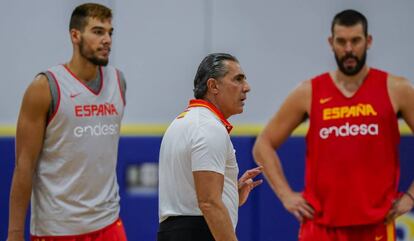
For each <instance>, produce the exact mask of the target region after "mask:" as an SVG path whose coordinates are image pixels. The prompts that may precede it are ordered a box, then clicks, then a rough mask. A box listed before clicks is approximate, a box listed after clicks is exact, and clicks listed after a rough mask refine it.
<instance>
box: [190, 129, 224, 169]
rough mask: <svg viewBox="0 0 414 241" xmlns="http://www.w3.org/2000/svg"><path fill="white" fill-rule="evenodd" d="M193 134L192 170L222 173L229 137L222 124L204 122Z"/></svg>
mask: <svg viewBox="0 0 414 241" xmlns="http://www.w3.org/2000/svg"><path fill="white" fill-rule="evenodd" d="M195 131H196V133H194V135H193V140H192V142H193V143H192V148H191V169H192V171H193V172H194V171H213V172H217V173H220V174H222V175H224V171H225V169H226V158H227V150H228V144H229V140H230V137H229V135H228V133H227V131H226V130H225V128H223V127H222V126H219V125H217V124H216V123H206V124H204V125H203V126H199V128H198V129H196V130H195Z"/></svg>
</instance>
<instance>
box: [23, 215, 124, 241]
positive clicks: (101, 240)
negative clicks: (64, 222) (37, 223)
mask: <svg viewBox="0 0 414 241" xmlns="http://www.w3.org/2000/svg"><path fill="white" fill-rule="evenodd" d="M30 240H31V241H109V240H110V241H127V238H126V234H125V230H124V225H123V224H122V221H121V219H118V220H116V221H115V222H114V223H113V224H110V225H108V226H106V227H104V228H102V229H100V230H97V231H93V232H90V233H86V234H80V235H68V236H66V235H65V236H44V237H41V236H34V235H32V236H31V237H30Z"/></svg>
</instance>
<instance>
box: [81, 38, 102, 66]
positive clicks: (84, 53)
mask: <svg viewBox="0 0 414 241" xmlns="http://www.w3.org/2000/svg"><path fill="white" fill-rule="evenodd" d="M79 50H80V55H81V56H82V57H84V58H85V59H87V60H88V61H89V62H91V63H92V64H94V65H97V66H107V65H108V62H109V60H108V59H99V58H97V57H96V56H94V55H93V53H91V52H92V51H88V50H86V49H85V44H84V43H83V39H81V41H80V43H79Z"/></svg>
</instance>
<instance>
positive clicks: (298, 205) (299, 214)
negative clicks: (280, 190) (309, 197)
mask: <svg viewBox="0 0 414 241" xmlns="http://www.w3.org/2000/svg"><path fill="white" fill-rule="evenodd" d="M282 203H283V206H284V207H285V208H286V210H288V211H289V212H290V213H292V214H293V215H294V216H295V217H296V218H297V219H298V220H299V222H302V221H303V219H304V218H307V219H313V215H314V213H315V211H314V209H313V208H312V206H311V205H310V204H309V203H308V202H307V201H306V200H305V199H304V198H303V196H302V194H301V193H299V192H291V193H290V194H288V195H286V197H285V198H284V199H283V200H282Z"/></svg>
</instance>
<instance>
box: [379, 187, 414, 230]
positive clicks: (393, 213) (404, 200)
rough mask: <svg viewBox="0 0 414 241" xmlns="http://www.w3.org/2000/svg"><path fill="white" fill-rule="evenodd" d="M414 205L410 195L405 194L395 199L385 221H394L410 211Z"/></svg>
mask: <svg viewBox="0 0 414 241" xmlns="http://www.w3.org/2000/svg"><path fill="white" fill-rule="evenodd" d="M413 206H414V201H413V200H412V199H411V198H410V197H409V196H408V194H403V195H402V196H401V197H400V198H398V199H397V200H395V201H394V203H393V205H392V207H391V209H390V211H388V214H387V217H386V218H385V222H386V223H389V222H392V221H394V220H395V219H396V218H398V217H399V216H401V215H403V214H405V213H408V212H409V211H410V210H411V209H412V208H413Z"/></svg>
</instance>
